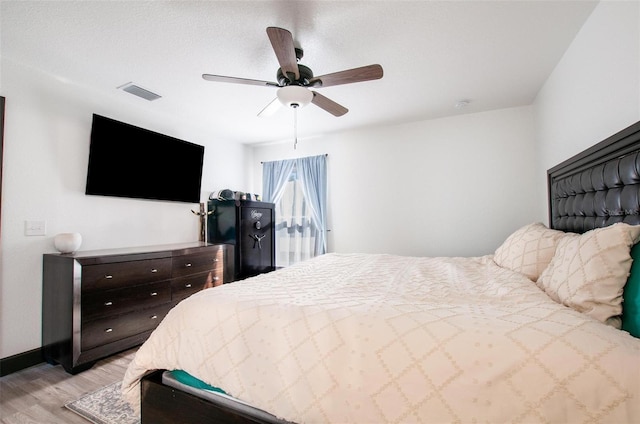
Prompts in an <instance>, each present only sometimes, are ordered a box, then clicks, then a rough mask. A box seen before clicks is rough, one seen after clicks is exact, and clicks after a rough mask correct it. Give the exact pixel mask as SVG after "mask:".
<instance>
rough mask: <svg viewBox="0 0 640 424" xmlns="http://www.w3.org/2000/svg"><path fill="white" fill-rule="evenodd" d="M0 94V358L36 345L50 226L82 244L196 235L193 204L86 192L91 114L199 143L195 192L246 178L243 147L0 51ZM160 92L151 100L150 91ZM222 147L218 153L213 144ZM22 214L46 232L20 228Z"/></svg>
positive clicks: (131, 242) (149, 241)
mask: <svg viewBox="0 0 640 424" xmlns="http://www.w3.org/2000/svg"><path fill="white" fill-rule="evenodd" d="M0 83H1V85H0V95H3V96H5V97H6V115H5V116H6V121H5V139H4V172H3V180H2V182H3V187H2V188H3V191H2V232H1V242H2V243H1V247H2V249H1V257H0V267H1V268H0V289H1V290H0V293H1V297H0V358H5V357H7V356H10V355H13V354H16V353H22V352H26V351H29V350H31V349H35V348H38V347H40V345H41V305H42V288H41V287H42V254H43V253H45V252H55V250H54V248H53V236H54V235H55V234H57V233H60V232H75V231H77V232H80V233H81V234H82V236H83V245H82V248H81V249H82V250H92V249H102V248H111V247H123V246H142V245H151V244H164V243H174V242H187V241H196V240H198V218H197V217H196V216H195V215H193V214H192V213H191V212H190V210H191V209H197V207H198V205H197V204H188V203H178V202H160V201H151V200H134V199H120V198H110V197H102V196H85V195H84V189H85V187H84V185H85V180H86V172H87V161H88V156H89V135H90V130H91V117H92V114H93V113H99V114H102V115H105V116H109V117H112V118H114V119H118V120H122V121H124V122H127V123H131V124H134V125H138V126H141V127H144V128H149V129H152V130H154V131H158V132H161V133H165V134H168V135H171V136H174V137H177V138H181V139H185V140H188V141H191V142H194V143H198V144H201V145H204V146H205V170H204V175H203V186H202V188H203V192H205V193H206V194H207V195H208V193H209V192H210V191H212V190H213V189H215V188H216V187H226V186H230V187H238V189H242V188H243V187H244V186H245V174H244V172H243V167H242V165H243V163H244V160H245V159H244V156H245V154H246V152H247V148H246V147H244V146H242V145H239V144H236V143H230V142H225V141H224V140H216V139H215V137H214V136H212V135H210V134H206V133H204V132H203V131H200V130H198V129H197V128H190V127H188V126H185V125H184V124H182V123H180V122H176V121H175V120H174V119H173V118H172V117H168V116H159V115H158V114H156V113H155V112H154V111H153V103H149V102H147V101H145V100H142V99H138V98H137V97H134V96H131V95H129V94H127V93H124V92H120V91H117V90H115V89H114V95H113V96H109V95H105V94H104V93H96V92H92V91H89V90H88V89H86V88H83V87H79V86H76V85H73V84H69V83H66V82H64V81H63V80H60V79H58V78H54V77H52V76H50V75H45V74H42V73H41V72H38V71H35V70H33V69H28V68H25V67H23V66H21V65H19V64H17V63H13V62H11V61H9V60H6V59H3V61H2V75H1V80H0ZM159 101H160V100H159ZM221 153H222V154H221ZM25 220H43V221H46V225H47V227H46V229H47V234H46V236H25V235H24V221H25Z"/></svg>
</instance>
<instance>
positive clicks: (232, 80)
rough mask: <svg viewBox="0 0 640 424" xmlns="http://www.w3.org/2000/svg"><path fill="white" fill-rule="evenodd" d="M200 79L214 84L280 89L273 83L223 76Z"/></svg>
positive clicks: (208, 76) (203, 75)
mask: <svg viewBox="0 0 640 424" xmlns="http://www.w3.org/2000/svg"><path fill="white" fill-rule="evenodd" d="M202 78H204V79H205V80H207V81H214V82H230V83H233V84H247V85H262V86H268V87H280V86H279V85H278V84H277V83H275V82H270V81H261V80H254V79H247V78H237V77H225V76H222V75H211V74H202Z"/></svg>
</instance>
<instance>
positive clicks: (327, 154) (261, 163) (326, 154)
mask: <svg viewBox="0 0 640 424" xmlns="http://www.w3.org/2000/svg"><path fill="white" fill-rule="evenodd" d="M316 156H322V155H316ZM324 156H325V157H327V156H329V153H325V154H324ZM306 157H308V158H309V157H312V156H306ZM298 159H302V158H298ZM263 164H264V162H260V165H263Z"/></svg>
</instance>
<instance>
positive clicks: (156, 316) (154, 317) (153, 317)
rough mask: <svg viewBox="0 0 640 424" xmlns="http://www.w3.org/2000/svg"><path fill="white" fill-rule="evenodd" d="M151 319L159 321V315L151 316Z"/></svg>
mask: <svg viewBox="0 0 640 424" xmlns="http://www.w3.org/2000/svg"><path fill="white" fill-rule="evenodd" d="M149 318H151V319H158V315H151V316H150V317H149Z"/></svg>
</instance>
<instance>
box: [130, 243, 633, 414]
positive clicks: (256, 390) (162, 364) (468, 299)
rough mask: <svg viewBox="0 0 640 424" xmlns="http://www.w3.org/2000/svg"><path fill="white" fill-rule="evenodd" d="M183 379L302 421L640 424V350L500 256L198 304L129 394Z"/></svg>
mask: <svg viewBox="0 0 640 424" xmlns="http://www.w3.org/2000/svg"><path fill="white" fill-rule="evenodd" d="M155 369H183V370H185V371H187V372H189V373H191V374H192V375H194V376H196V377H198V378H200V379H201V380H204V381H205V382H207V383H209V384H212V385H215V386H218V387H221V388H223V389H224V390H225V391H227V392H228V393H229V394H231V395H233V396H235V397H237V398H239V399H242V400H244V401H246V402H248V403H250V404H251V405H254V406H256V407H258V408H261V409H264V410H266V411H269V412H271V413H272V414H274V415H276V416H278V417H281V418H284V419H287V420H290V421H295V422H298V423H358V424H360V423H383V422H385V423H390V422H398V423H411V422H429V423H444V422H446V423H451V422H459V423H472V422H490V423H505V422H535V423H542V422H563V423H568V422H571V423H574V422H575V423H578V422H580V423H582V422H609V423H639V422H640V340H639V339H635V338H633V337H631V336H630V335H628V334H627V333H625V332H622V331H620V330H616V329H614V328H612V327H609V326H606V325H604V324H601V323H600V322H596V321H594V320H592V319H590V318H588V317H587V316H584V315H581V314H580V313H578V312H575V311H573V310H571V309H568V308H566V307H564V306H562V305H559V304H557V303H555V302H554V301H552V300H550V299H549V298H548V296H547V295H546V294H545V293H544V292H542V291H541V290H540V289H539V288H538V287H537V286H536V285H535V284H534V283H533V282H531V281H530V280H528V279H527V278H525V277H524V276H522V275H520V274H517V273H514V272H512V271H509V270H506V269H503V268H500V267H498V266H497V265H496V264H495V263H494V262H493V261H492V259H491V257H490V256H486V257H479V258H416V257H400V256H392V255H363V254H327V255H324V256H321V257H318V258H315V259H312V260H310V261H307V262H303V263H300V264H297V265H294V266H291V267H289V268H285V269H282V270H279V271H276V272H273V273H270V274H264V275H261V276H258V277H254V278H251V279H248V280H245V281H242V282H237V283H233V284H228V285H224V286H222V287H217V288H212V289H207V290H204V291H202V292H199V293H197V294H195V295H193V296H192V297H190V298H189V299H186V300H184V301H183V302H181V303H180V304H179V305H178V306H176V307H175V308H174V309H173V310H172V311H171V312H170V313H169V314H168V315H167V317H166V318H165V319H164V320H163V322H162V323H161V324H160V326H159V327H158V328H157V329H156V330H155V331H154V333H153V334H152V335H151V337H150V338H149V339H148V341H147V342H146V343H144V345H143V346H142V347H141V348H140V350H139V351H138V352H137V354H136V356H135V358H134V360H133V361H132V363H131V364H130V366H129V368H128V370H127V373H126V375H125V379H124V383H123V394H124V395H125V398H126V399H127V400H128V401H130V402H131V403H132V405H134V407H137V406H138V405H139V398H140V394H139V379H140V378H142V377H143V376H144V375H145V374H146V373H148V372H149V371H151V370H155Z"/></svg>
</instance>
